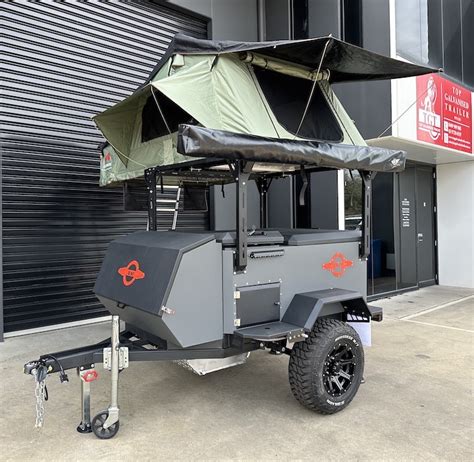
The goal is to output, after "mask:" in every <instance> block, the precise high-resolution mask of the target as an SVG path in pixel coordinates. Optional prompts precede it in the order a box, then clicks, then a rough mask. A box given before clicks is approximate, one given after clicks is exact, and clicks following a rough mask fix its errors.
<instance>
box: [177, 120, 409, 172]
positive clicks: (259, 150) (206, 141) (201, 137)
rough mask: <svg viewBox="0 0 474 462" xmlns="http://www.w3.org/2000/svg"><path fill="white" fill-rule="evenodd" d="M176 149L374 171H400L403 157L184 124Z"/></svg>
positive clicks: (374, 149) (193, 154) (390, 152)
mask: <svg viewBox="0 0 474 462" xmlns="http://www.w3.org/2000/svg"><path fill="white" fill-rule="evenodd" d="M177 149H178V152H179V153H181V154H184V155H186V156H191V157H207V158H209V157H210V158H217V159H226V160H237V159H241V160H247V161H249V162H265V163H272V164H296V165H304V166H313V167H316V166H317V167H326V168H349V169H357V170H366V171H374V172H401V171H403V170H404V168H405V158H406V153H405V152H404V151H394V150H390V149H384V148H378V147H371V146H353V145H348V144H340V143H337V144H332V143H323V142H318V141H301V140H290V139H281V138H265V137H262V136H256V135H246V134H240V133H233V132H228V131H223V130H214V129H208V128H203V127H197V126H195V125H184V124H182V125H180V126H179V128H178V146H177Z"/></svg>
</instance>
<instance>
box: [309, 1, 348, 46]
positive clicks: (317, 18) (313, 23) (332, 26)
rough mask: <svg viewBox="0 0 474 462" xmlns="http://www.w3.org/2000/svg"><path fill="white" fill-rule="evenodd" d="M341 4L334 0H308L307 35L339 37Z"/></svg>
mask: <svg viewBox="0 0 474 462" xmlns="http://www.w3.org/2000/svg"><path fill="white" fill-rule="evenodd" d="M340 10H341V4H340V2H339V1H335V0H308V36H309V37H322V36H323V35H329V34H332V35H333V36H334V37H340V36H341V32H340V24H341V21H340V17H341V16H340V15H341V11H340Z"/></svg>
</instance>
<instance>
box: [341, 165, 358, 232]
mask: <svg viewBox="0 0 474 462" xmlns="http://www.w3.org/2000/svg"><path fill="white" fill-rule="evenodd" d="M344 210H345V228H346V229H362V228H361V226H362V178H361V177H360V175H359V173H358V172H357V171H355V170H354V171H353V172H352V175H351V173H350V172H349V170H344Z"/></svg>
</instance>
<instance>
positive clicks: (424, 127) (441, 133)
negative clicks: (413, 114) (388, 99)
mask: <svg viewBox="0 0 474 462" xmlns="http://www.w3.org/2000/svg"><path fill="white" fill-rule="evenodd" d="M416 97H417V101H419V102H418V105H417V106H418V107H417V120H416V129H417V139H418V140H419V141H426V142H428V143H432V144H436V145H438V146H445V147H447V148H451V149H456V150H458V151H463V152H467V153H469V154H472V101H471V92H470V91H469V90H467V89H466V88H464V87H462V86H461V85H458V84H456V83H454V82H451V81H449V80H447V79H445V78H443V77H441V76H440V75H437V74H430V75H421V76H418V77H417V78H416Z"/></svg>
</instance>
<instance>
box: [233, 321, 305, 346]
mask: <svg viewBox="0 0 474 462" xmlns="http://www.w3.org/2000/svg"><path fill="white" fill-rule="evenodd" d="M235 334H236V335H239V336H241V337H243V338H244V339H252V340H261V341H264V342H268V341H275V340H284V339H288V340H290V341H295V340H304V339H305V338H306V334H305V332H304V329H303V328H301V327H298V326H295V325H294V324H289V323H287V322H281V321H275V322H269V323H266V324H259V325H258V326H250V327H242V328H241V329H237V330H236V331H235Z"/></svg>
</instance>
